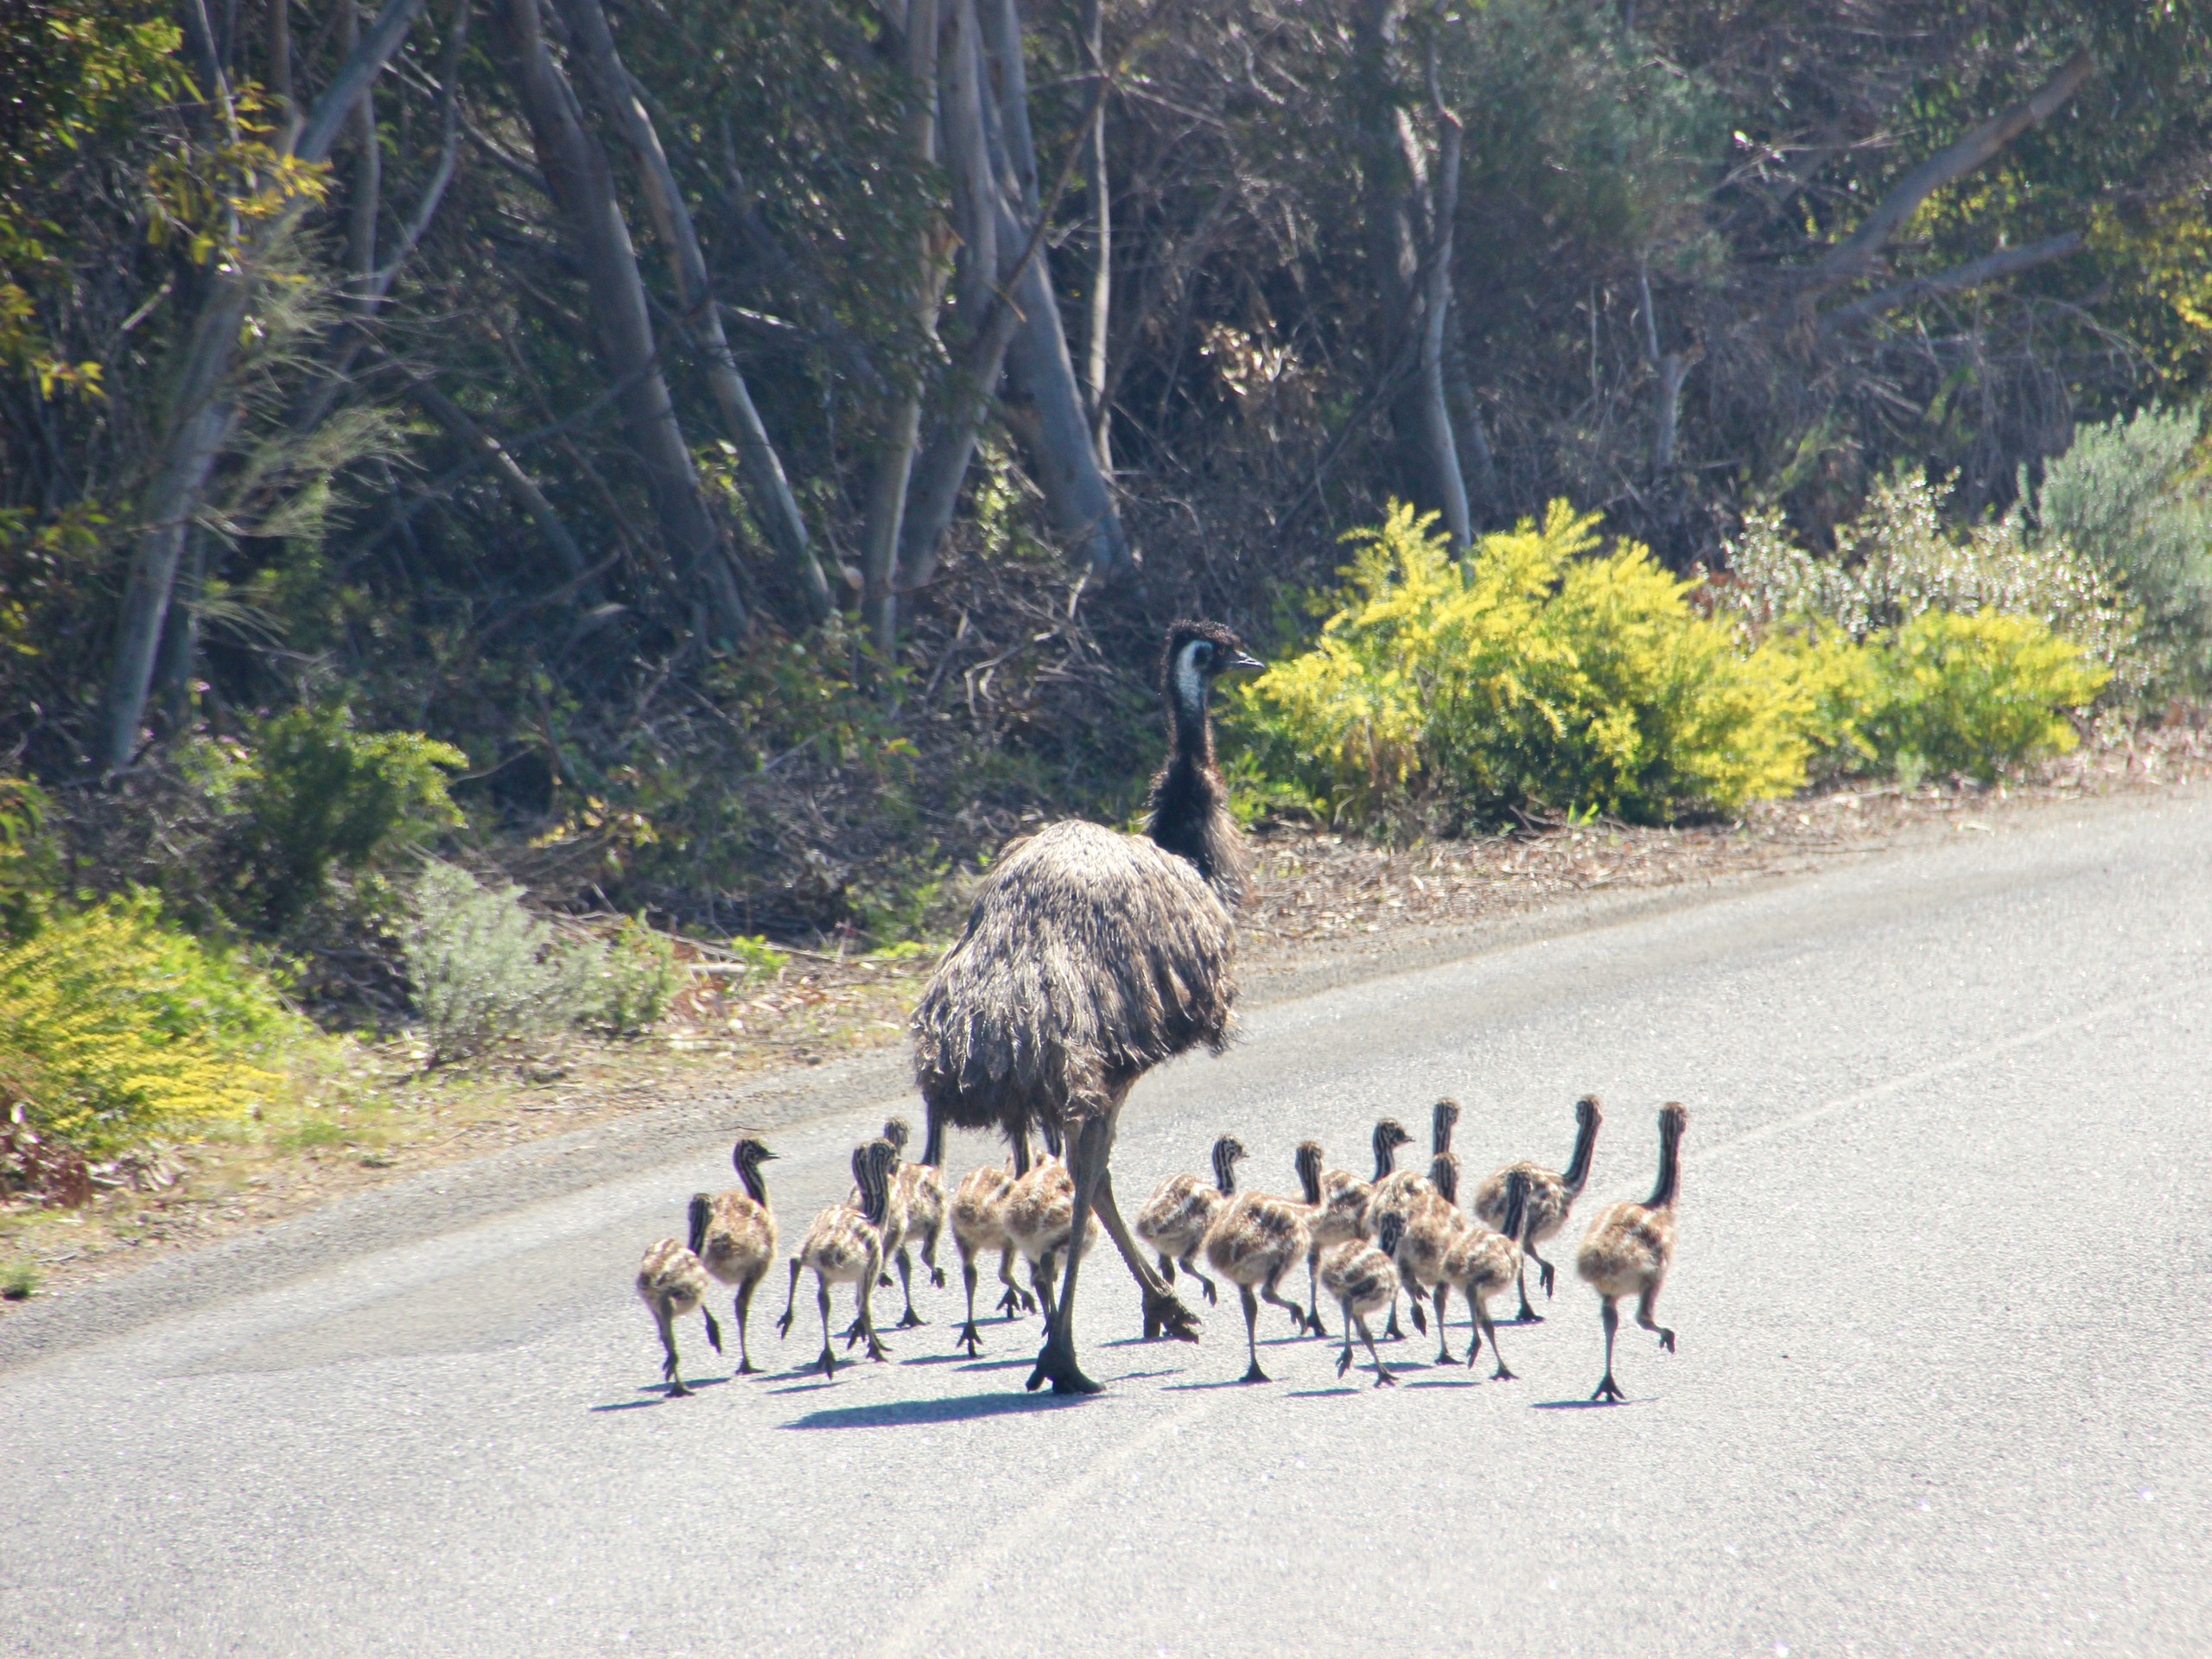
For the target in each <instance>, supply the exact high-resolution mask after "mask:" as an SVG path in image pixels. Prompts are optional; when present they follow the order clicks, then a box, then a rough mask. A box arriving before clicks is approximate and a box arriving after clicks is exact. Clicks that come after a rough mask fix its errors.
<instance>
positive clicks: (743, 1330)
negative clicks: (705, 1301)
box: [737, 1268, 768, 1376]
mask: <svg viewBox="0 0 2212 1659" xmlns="http://www.w3.org/2000/svg"><path fill="white" fill-rule="evenodd" d="M767 1271H768V1270H767V1268H761V1269H760V1272H759V1273H756V1274H753V1276H752V1277H751V1278H750V1279H748V1280H747V1281H745V1282H744V1283H743V1284H741V1285H740V1286H739V1287H737V1374H738V1375H739V1376H752V1375H753V1373H754V1372H755V1371H756V1370H759V1369H760V1367H758V1366H756V1365H755V1364H753V1342H752V1337H751V1329H752V1321H753V1291H754V1290H755V1289H757V1288H758V1287H760V1281H761V1279H762V1278H763V1277H765V1276H766V1274H767Z"/></svg>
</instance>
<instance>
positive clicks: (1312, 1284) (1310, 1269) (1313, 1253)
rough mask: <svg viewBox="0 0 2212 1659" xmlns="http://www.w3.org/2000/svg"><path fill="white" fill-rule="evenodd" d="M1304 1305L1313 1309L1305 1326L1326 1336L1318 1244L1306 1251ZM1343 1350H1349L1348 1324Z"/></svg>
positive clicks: (1349, 1328) (1347, 1351)
mask: <svg viewBox="0 0 2212 1659" xmlns="http://www.w3.org/2000/svg"><path fill="white" fill-rule="evenodd" d="M1306 1306H1308V1307H1310V1308H1312V1309H1313V1315H1312V1317H1311V1319H1308V1321H1307V1323H1306V1329H1307V1330H1309V1331H1311V1332H1313V1334H1314V1335H1315V1336H1317V1337H1322V1338H1326V1337H1327V1336H1328V1334H1329V1327H1328V1326H1327V1325H1324V1324H1322V1323H1321V1247H1320V1246H1319V1245H1318V1244H1316V1245H1315V1246H1314V1247H1313V1249H1310V1250H1308V1251H1306ZM1344 1351H1345V1352H1346V1353H1350V1352H1351V1327H1350V1326H1346V1327H1345V1330H1344ZM1337 1375H1338V1376H1343V1375H1344V1373H1343V1372H1342V1371H1341V1370H1340V1371H1338V1373H1337Z"/></svg>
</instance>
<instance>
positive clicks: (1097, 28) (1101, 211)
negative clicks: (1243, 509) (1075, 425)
mask: <svg viewBox="0 0 2212 1659" xmlns="http://www.w3.org/2000/svg"><path fill="white" fill-rule="evenodd" d="M1104 18H1105V8H1104V6H1103V4H1102V3H1101V0H1083V10H1082V15H1081V16H1080V17H1079V18H1078V19H1077V36H1078V41H1079V44H1080V45H1081V47H1082V50H1083V69H1084V73H1085V74H1087V75H1089V76H1090V77H1091V78H1092V79H1093V80H1094V81H1095V80H1097V79H1101V78H1103V76H1104V74H1105V73H1106V58H1105V48H1106V40H1105V30H1104V27H1103V23H1104ZM1106 160H1107V158H1106V104H1105V100H1104V99H1100V100H1099V104H1098V111H1097V113H1096V114H1095V115H1093V116H1092V117H1091V118H1090V131H1089V132H1088V133H1087V134H1086V135H1085V137H1084V161H1083V175H1084V188H1085V189H1086V190H1088V191H1089V193H1090V238H1091V244H1090V293H1089V294H1088V295H1087V296H1085V303H1084V351H1083V390H1084V398H1085V399H1086V400H1087V401H1088V402H1089V404H1090V436H1091V442H1092V443H1093V444H1094V446H1095V447H1096V448H1097V451H1098V464H1099V466H1101V467H1103V468H1104V469H1105V470H1106V471H1107V473H1109V474H1111V473H1112V472H1113V470H1114V410H1113V408H1112V406H1111V405H1110V404H1108V402H1107V401H1106V356H1107V343H1108V340H1109V337H1110V336H1111V334H1112V330H1113V321H1114V200H1113V195H1112V193H1111V192H1110V190H1109V188H1108V186H1109V177H1108V174H1107V168H1106Z"/></svg>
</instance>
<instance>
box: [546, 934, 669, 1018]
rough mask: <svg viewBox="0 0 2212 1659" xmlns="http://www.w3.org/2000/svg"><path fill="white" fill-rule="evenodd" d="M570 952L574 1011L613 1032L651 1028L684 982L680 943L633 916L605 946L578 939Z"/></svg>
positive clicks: (575, 1015)
mask: <svg viewBox="0 0 2212 1659" xmlns="http://www.w3.org/2000/svg"><path fill="white" fill-rule="evenodd" d="M569 959H570V961H571V962H572V963H573V964H574V968H573V970H572V971H574V973H575V981H574V983H573V985H572V988H571V992H570V995H571V996H572V998H573V1008H574V1017H575V1019H576V1020H577V1021H578V1023H580V1024H582V1025H585V1026H588V1027H592V1028H594V1029H595V1030H599V1031H604V1032H606V1033H608V1034H609V1035H610V1036H615V1037H635V1036H638V1035H639V1034H640V1033H644V1032H645V1031H649V1030H651V1029H652V1027H653V1026H655V1025H656V1024H658V1022H659V1020H660V1017H661V1016H662V1015H663V1014H666V1013H667V1012H668V1005H669V1004H670V1003H671V1001H674V1000H675V997H676V994H677V992H678V991H680V990H682V989H683V981H684V977H685V976H684V970H683V967H682V965H681V964H679V963H677V960H676V947H675V945H674V944H672V943H671V941H670V940H668V939H667V938H664V936H663V935H661V934H658V933H656V932H654V931H652V929H651V928H650V927H647V926H646V925H645V924H644V923H643V922H640V921H639V920H637V919H636V918H625V919H624V921H623V923H622V925H621V927H620V929H618V930H617V931H616V932H615V934H614V937H613V938H611V939H609V940H607V943H606V944H605V946H604V947H603V948H600V949H594V948H593V947H592V946H591V945H590V944H575V945H570V946H569Z"/></svg>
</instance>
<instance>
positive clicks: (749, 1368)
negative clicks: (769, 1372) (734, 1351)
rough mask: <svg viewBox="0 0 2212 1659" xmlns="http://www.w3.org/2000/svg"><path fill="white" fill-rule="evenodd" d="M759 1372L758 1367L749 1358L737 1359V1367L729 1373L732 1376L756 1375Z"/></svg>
mask: <svg viewBox="0 0 2212 1659" xmlns="http://www.w3.org/2000/svg"><path fill="white" fill-rule="evenodd" d="M730 1375H731V1376H759V1375H760V1367H759V1366H758V1365H755V1364H754V1363H753V1362H752V1361H751V1360H749V1359H741V1360H739V1361H738V1362H737V1369H736V1370H734V1371H732V1372H731V1373H730Z"/></svg>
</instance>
